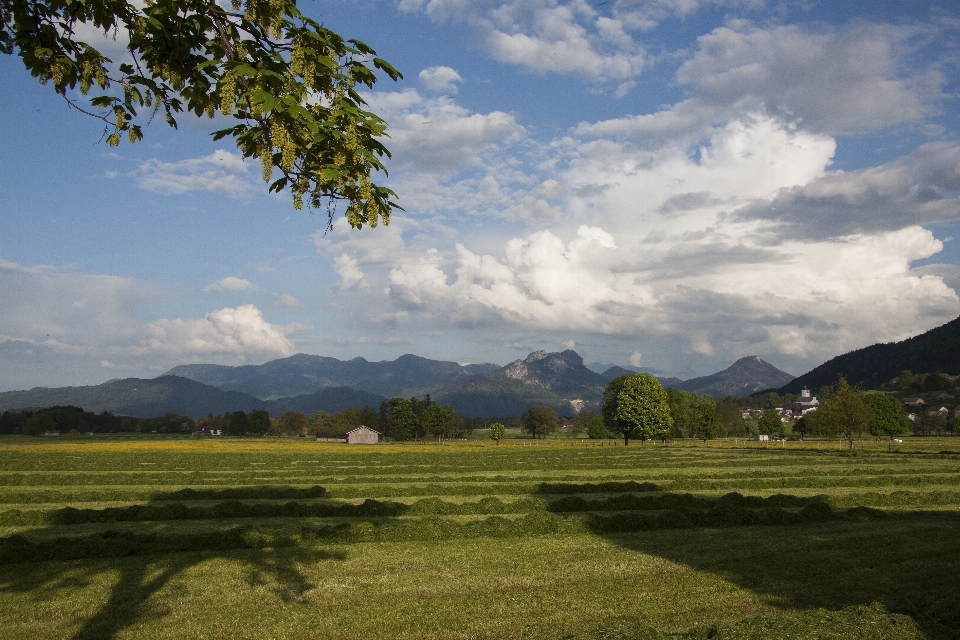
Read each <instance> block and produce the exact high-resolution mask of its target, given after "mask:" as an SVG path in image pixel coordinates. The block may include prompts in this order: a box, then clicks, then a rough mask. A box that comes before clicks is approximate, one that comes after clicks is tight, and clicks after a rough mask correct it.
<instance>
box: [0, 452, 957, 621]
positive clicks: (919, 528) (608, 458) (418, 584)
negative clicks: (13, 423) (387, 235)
mask: <svg viewBox="0 0 960 640" xmlns="http://www.w3.org/2000/svg"><path fill="white" fill-rule="evenodd" d="M947 443H948V444H949V440H948V441H947ZM523 444H525V443H521V442H520V441H515V442H504V443H501V445H499V446H495V445H493V444H491V443H481V442H476V441H471V442H463V443H451V444H449V445H445V446H436V445H432V444H431V445H424V444H420V445H403V446H400V445H377V446H370V447H359V446H358V447H351V446H347V445H342V444H325V443H315V442H313V441H306V440H302V439H242V440H229V439H224V440H219V439H217V440H213V439H207V440H197V439H182V440H175V439H167V440H160V439H157V440H150V439H136V440H130V441H119V440H117V441H109V440H104V441H100V440H87V441H78V442H66V441H57V442H51V441H49V440H45V441H41V440H39V439H25V438H24V439H20V438H4V439H0V487H2V490H0V637H3V638H74V639H78V640H79V639H94V638H98V639H100V638H118V639H119V638H348V639H350V638H357V639H360V638H364V639H366V638H464V639H466V638H490V639H494V638H531V639H540V638H542V639H556V640H560V639H570V640H572V639H581V640H588V639H596V640H600V639H601V638H602V639H614V638H617V639H623V640H626V639H634V638H636V639H648V638H650V639H653V638H708V637H709V638H957V637H960V452H951V451H950V447H948V446H946V445H944V444H936V445H934V444H932V443H923V444H920V445H916V444H913V443H905V445H907V446H905V447H903V448H902V449H901V450H899V451H898V452H895V453H887V452H886V449H887V444H886V443H870V444H871V445H875V446H874V450H869V448H868V447H867V446H865V447H864V450H862V451H860V450H858V451H855V452H852V453H851V452H846V451H842V450H840V449H839V447H838V443H823V446H822V447H821V446H816V447H814V446H811V445H807V447H806V448H799V446H798V445H796V444H795V443H787V445H784V446H783V447H780V448H778V447H777V446H770V447H763V448H760V447H753V448H735V447H734V446H732V443H726V446H715V447H683V446H662V445H650V444H647V445H645V446H641V445H640V444H639V443H635V444H631V446H629V447H623V446H612V445H609V444H608V445H606V446H596V445H595V443H573V442H565V441H553V442H546V443H538V444H537V445H534V446H520V445H523ZM881 444H882V447H881ZM741 446H742V443H741ZM831 446H832V448H831ZM953 449H954V450H955V449H957V447H953Z"/></svg>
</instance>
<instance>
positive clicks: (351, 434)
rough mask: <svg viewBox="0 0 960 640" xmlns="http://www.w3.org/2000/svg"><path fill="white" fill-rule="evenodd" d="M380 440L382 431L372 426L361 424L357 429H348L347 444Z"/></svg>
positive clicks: (373, 442) (374, 442)
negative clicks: (375, 429)
mask: <svg viewBox="0 0 960 640" xmlns="http://www.w3.org/2000/svg"><path fill="white" fill-rule="evenodd" d="M379 441H380V432H379V431H374V430H373V429H371V428H370V427H365V426H363V425H360V426H359V427H357V428H356V429H352V430H350V431H347V444H377V443H378V442H379Z"/></svg>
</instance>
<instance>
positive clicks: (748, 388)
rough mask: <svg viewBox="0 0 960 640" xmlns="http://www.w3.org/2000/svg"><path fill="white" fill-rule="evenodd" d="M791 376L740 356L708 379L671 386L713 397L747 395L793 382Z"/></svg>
mask: <svg viewBox="0 0 960 640" xmlns="http://www.w3.org/2000/svg"><path fill="white" fill-rule="evenodd" d="M793 379H794V378H793V376H792V375H790V374H789V373H786V372H785V371H781V370H780V369H777V368H776V367H775V366H773V365H772V364H770V363H769V362H767V361H765V360H764V359H763V358H761V357H760V356H744V357H742V358H740V359H739V360H737V361H736V362H734V363H733V364H732V365H730V366H729V367H727V368H726V369H724V370H723V371H720V372H718V373H715V374H713V375H710V376H703V377H700V378H693V379H691V380H687V381H686V382H682V383H680V384H678V385H675V387H676V388H677V389H679V390H681V391H692V392H694V393H709V394H710V395H712V396H714V397H723V396H728V395H737V396H748V395H750V394H752V393H756V392H757V391H762V390H763V389H775V388H777V387H780V386H782V385H785V384H787V383H788V382H790V381H791V380H793Z"/></svg>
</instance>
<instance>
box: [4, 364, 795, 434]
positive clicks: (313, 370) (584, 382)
mask: <svg viewBox="0 0 960 640" xmlns="http://www.w3.org/2000/svg"><path fill="white" fill-rule="evenodd" d="M632 373H634V372H633V371H631V370H628V369H625V368H622V367H616V366H614V367H610V368H609V369H607V370H606V371H604V372H603V373H602V374H601V373H597V372H595V371H592V370H591V369H589V368H587V367H586V366H585V365H584V363H583V358H581V357H580V355H579V354H577V353H576V352H575V351H570V350H568V351H563V352H560V353H547V352H546V351H535V352H533V353H531V354H530V355H528V356H527V357H526V358H525V359H523V360H516V361H514V362H511V363H510V364H508V365H506V366H504V367H497V366H496V365H492V364H481V365H459V364H457V363H455V362H443V361H437V360H428V359H426V358H421V357H418V356H414V355H405V356H401V357H400V358H397V359H396V360H394V361H392V362H386V361H385V362H368V361H367V360H364V359H363V358H355V359H353V360H348V361H341V360H337V359H336V358H324V357H321V356H310V355H306V354H298V355H295V356H291V357H289V358H282V359H279V360H273V361H271V362H267V363H265V364H262V365H246V366H240V367H229V366H222V365H202V364H201V365H182V366H179V367H175V368H173V369H171V370H170V371H169V372H167V373H166V374H164V375H162V376H160V377H158V378H154V379H152V380H143V379H139V378H127V379H124V380H111V381H109V382H106V383H104V384H101V385H95V386H86V387H62V388H57V389H48V388H42V387H39V388H36V389H31V390H30V391H9V392H5V393H0V411H3V410H10V409H17V408H28V407H48V406H55V405H73V406H79V407H82V408H83V409H85V410H87V411H95V412H98V413H99V412H101V411H109V412H111V413H114V414H119V415H128V416H132V417H153V416H157V415H162V414H163V413H166V412H168V411H172V412H175V413H181V414H186V415H189V416H193V417H197V416H201V415H206V414H207V413H214V414H221V413H224V412H226V411H247V412H249V411H250V410H252V409H266V410H267V411H269V412H270V414H271V415H276V414H278V413H279V412H281V411H284V410H286V409H294V410H297V411H303V412H304V413H312V412H314V411H327V412H331V413H332V412H334V411H338V410H340V409H343V408H347V407H351V408H357V409H360V408H363V407H365V406H370V407H377V406H379V404H380V403H381V402H382V401H384V400H385V399H387V398H391V397H410V396H413V395H417V396H421V397H422V396H423V395H425V394H427V393H430V394H432V396H433V399H434V400H436V401H438V402H442V403H444V404H450V405H451V406H453V408H454V409H455V410H456V411H457V413H458V414H460V415H462V416H466V417H477V418H486V417H510V416H518V415H520V414H521V413H522V412H523V411H525V410H526V409H527V408H529V407H531V406H533V405H547V406H550V407H553V408H554V409H556V410H557V412H558V413H560V414H561V415H571V414H573V413H575V412H578V411H580V410H581V409H583V408H594V409H595V408H598V407H599V403H600V399H601V398H602V396H603V390H604V388H605V387H606V385H607V383H608V382H609V381H610V380H612V379H613V378H615V377H617V376H619V375H627V374H632ZM789 379H790V376H789V375H788V374H785V373H783V372H782V371H779V370H778V369H776V368H775V367H773V366H772V365H770V364H768V363H766V362H764V361H763V360H761V359H760V358H758V357H756V356H752V357H749V358H742V359H740V360H738V361H737V362H736V363H734V365H733V366H731V367H730V368H728V369H726V370H725V371H721V372H720V373H717V374H714V375H712V376H705V377H703V378H694V379H693V380H687V381H685V382H684V381H681V380H679V379H677V378H661V382H662V383H663V384H664V385H665V386H673V387H676V388H682V389H683V390H687V391H694V392H697V393H712V394H714V395H718V396H724V395H730V394H734V393H740V394H744V393H745V392H751V391H754V390H756V388H764V389H766V388H770V387H772V386H774V385H776V384H781V383H782V382H783V381H784V380H789Z"/></svg>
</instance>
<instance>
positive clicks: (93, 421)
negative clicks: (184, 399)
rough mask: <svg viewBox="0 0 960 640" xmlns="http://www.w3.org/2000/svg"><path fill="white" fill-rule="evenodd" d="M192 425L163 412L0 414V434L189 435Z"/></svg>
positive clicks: (59, 410)
mask: <svg viewBox="0 0 960 640" xmlns="http://www.w3.org/2000/svg"><path fill="white" fill-rule="evenodd" d="M196 430H197V424H196V422H195V421H194V420H193V419H192V418H190V417H188V416H184V415H180V414H177V413H165V414H163V415H162V416H158V417H156V418H131V417H129V416H115V415H113V414H112V413H108V412H106V411H104V412H102V413H93V412H92V411H84V410H83V409H81V408H80V407H72V406H66V407H49V408H46V409H21V410H18V411H4V412H3V415H0V434H8V435H9V434H23V435H32V436H39V435H43V434H44V433H46V432H49V431H60V432H61V433H70V432H76V433H78V434H82V433H87V432H90V431H93V432H95V433H119V432H124V431H126V432H137V431H139V432H142V433H193V432H194V431H196Z"/></svg>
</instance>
